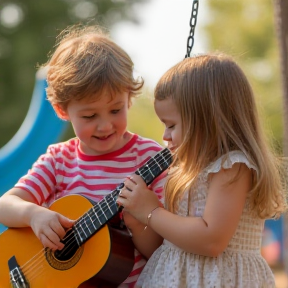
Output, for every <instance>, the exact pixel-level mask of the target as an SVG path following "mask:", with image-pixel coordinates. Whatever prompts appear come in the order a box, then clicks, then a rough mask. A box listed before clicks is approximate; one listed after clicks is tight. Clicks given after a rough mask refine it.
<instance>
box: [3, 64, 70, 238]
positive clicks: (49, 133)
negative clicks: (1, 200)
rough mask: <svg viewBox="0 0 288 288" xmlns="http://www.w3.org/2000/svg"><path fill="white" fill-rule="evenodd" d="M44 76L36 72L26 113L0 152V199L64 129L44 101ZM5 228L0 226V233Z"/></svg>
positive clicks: (62, 124)
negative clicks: (15, 131)
mask: <svg viewBox="0 0 288 288" xmlns="http://www.w3.org/2000/svg"><path fill="white" fill-rule="evenodd" d="M46 87H47V83H46V73H45V70H44V69H40V70H38V71H37V73H36V81H35V86H34V91H33V95H32V100H31V103H30V107H29V110H28V113H27V115H26V117H25V119H24V121H23V123H22V125H21V127H20V128H19V130H18V131H17V133H16V134H15V135H14V137H13V138H12V139H11V140H10V141H9V142H8V143H7V144H6V145H5V146H4V147H2V148H1V149H0V171H1V174H0V182H1V185H0V196H1V195H2V194H3V193H4V192H6V191H7V190H9V189H10V188H12V187H13V185H14V184H15V183H16V182H17V181H18V179H19V178H20V177H21V176H22V175H24V174H26V173H27V171H28V169H29V168H30V167H31V166H32V164H33V163H34V162H35V161H36V160H37V159H38V157H39V156H40V155H41V154H43V153H45V152H46V149H47V147H48V145H50V144H52V143H54V142H57V141H58V140H59V139H60V136H61V135H62V134H63V132H64V131H65V129H66V127H67V123H66V122H64V121H62V120H60V119H59V118H58V117H57V116H56V114H55V112H54V110H53V108H52V107H51V104H50V103H49V102H48V101H47V100H46V91H45V88H46ZM4 229H5V226H3V225H1V224H0V233H1V232H2V231H3V230H4Z"/></svg>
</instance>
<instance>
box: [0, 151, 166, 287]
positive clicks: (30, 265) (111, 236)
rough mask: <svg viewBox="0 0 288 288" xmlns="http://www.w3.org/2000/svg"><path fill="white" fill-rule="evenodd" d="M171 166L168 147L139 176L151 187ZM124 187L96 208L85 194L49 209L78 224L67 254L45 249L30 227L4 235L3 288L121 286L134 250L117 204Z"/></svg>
mask: <svg viewBox="0 0 288 288" xmlns="http://www.w3.org/2000/svg"><path fill="white" fill-rule="evenodd" d="M171 162H172V155H171V153H170V151H169V149H168V148H165V149H163V150H161V151H160V152H158V153H157V154H156V155H155V156H154V157H151V158H150V159H149V160H148V161H147V162H146V163H145V164H144V165H143V166H142V167H140V168H139V169H138V170H137V171H136V172H135V173H136V174H138V175H140V176H141V177H142V178H143V180H144V181H145V183H146V184H147V185H149V184H151V183H152V181H153V180H154V179H155V178H156V177H158V176H159V175H160V174H161V173H162V172H163V171H165V170H166V169H167V168H168V167H169V165H170V164H171ZM123 186H124V184H123V183H121V184H120V185H118V186H117V188H116V189H115V190H114V191H112V192H111V193H109V194H108V195H107V196H105V197H104V198H103V199H102V200H101V201H99V202H98V203H96V204H95V205H93V204H91V202H90V201H89V200H88V199H86V198H85V197H82V196H80V195H70V196H65V197H62V198H60V199H59V200H57V201H55V202H54V203H53V204H52V205H51V207H50V208H49V209H51V210H53V211H56V212H59V213H60V214H63V215H64V216H66V217H69V218H71V219H77V221H76V222H75V224H74V225H73V227H72V228H71V229H70V230H68V231H67V233H66V235H65V237H64V238H63V240H62V242H63V244H64V248H63V249H62V250H56V251H54V252H53V251H52V250H50V249H47V248H43V246H42V244H41V242H40V241H39V239H38V238H37V237H36V236H35V234H34V232H33V231H32V229H31V228H9V229H7V230H6V231H4V232H3V233H2V234H1V235H0V287H1V288H9V287H17V288H45V287H47V288H48V287H51V288H58V287H59V288H73V287H79V288H82V287H117V286H118V285H119V284H120V283H122V282H123V281H124V280H125V279H126V278H127V277H128V276H129V274H130V272H131V271H132V268H133V265H134V246H133V243H132V240H131V237H130V236H129V235H128V233H127V229H126V227H125V226H124V227H123V225H122V226H121V225H119V223H121V221H120V217H119V212H120V211H121V209H122V207H119V205H118V204H117V203H116V200H117V198H118V195H119V192H120V190H121V189H122V188H123Z"/></svg>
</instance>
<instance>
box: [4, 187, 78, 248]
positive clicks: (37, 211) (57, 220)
mask: <svg viewBox="0 0 288 288" xmlns="http://www.w3.org/2000/svg"><path fill="white" fill-rule="evenodd" d="M0 222H1V223H2V224H4V225H6V226H8V227H27V226H30V227H31V228H32V230H33V231H34V233H35V235H36V236H37V237H38V238H39V240H40V241H41V242H42V244H43V246H44V247H49V248H51V249H53V250H56V249H59V250H61V249H62V248H63V247H64V245H63V243H61V242H60V240H61V239H62V238H63V237H64V236H65V234H66V232H65V230H66V228H70V227H72V226H73V223H74V221H72V220H70V219H68V218H66V217H64V216H63V215H61V214H59V213H57V212H54V211H51V210H49V209H47V208H44V207H42V206H39V205H38V204H36V202H35V200H34V198H33V197H32V195H31V194H30V193H28V192H27V191H25V190H24V189H20V188H12V189H11V190H9V191H8V192H6V193H5V194H4V195H3V196H2V197H0Z"/></svg>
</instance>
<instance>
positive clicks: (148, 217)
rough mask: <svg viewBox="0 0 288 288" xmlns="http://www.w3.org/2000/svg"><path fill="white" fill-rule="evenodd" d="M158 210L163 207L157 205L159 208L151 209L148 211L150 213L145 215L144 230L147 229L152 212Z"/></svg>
mask: <svg viewBox="0 0 288 288" xmlns="http://www.w3.org/2000/svg"><path fill="white" fill-rule="evenodd" d="M158 208H163V205H159V206H157V207H155V208H153V209H152V210H151V211H150V213H149V214H148V215H147V217H146V225H145V227H144V230H146V229H147V228H148V227H149V221H150V219H151V218H152V215H153V212H154V211H155V210H156V209H158Z"/></svg>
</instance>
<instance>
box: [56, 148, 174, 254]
mask: <svg viewBox="0 0 288 288" xmlns="http://www.w3.org/2000/svg"><path fill="white" fill-rule="evenodd" d="M165 152H167V153H166V154H168V157H169V159H168V158H167V155H164V156H166V159H165V158H164V156H163V155H162V157H161V158H162V159H161V160H160V161H162V163H160V161H158V162H156V160H155V159H154V158H151V159H150V160H152V161H153V160H155V162H156V164H155V163H153V165H154V166H152V167H151V168H150V169H154V168H155V167H156V166H157V165H158V166H159V167H160V165H163V163H164V162H167V161H170V159H171V157H172V155H171V154H170V151H169V150H168V149H167V151H164V152H163V153H165ZM160 155H161V154H160ZM156 156H157V155H156ZM156 156H155V158H156ZM168 166H169V164H168ZM144 167H145V166H144ZM160 168H161V167H160ZM140 169H141V168H140ZM140 169H138V170H140ZM161 169H162V168H161ZM162 170H163V169H162ZM147 172H149V171H144V173H146V175H144V174H143V177H144V178H146V176H147V175H148V174H151V172H150V173H147ZM120 185H121V184H120ZM119 191H120V190H119ZM119 191H118V187H117V188H116V189H115V190H114V191H113V192H112V193H110V194H108V195H106V196H105V197H104V198H103V199H102V200H101V201H100V202H98V203H97V204H96V205H94V206H93V207H92V208H91V209H89V211H88V212H86V213H85V214H84V217H83V215H82V216H81V218H80V221H76V223H75V225H74V226H76V227H75V229H76V232H78V234H80V235H81V231H79V230H77V227H79V228H80V229H82V231H83V232H84V235H85V237H84V238H86V236H87V235H86V233H85V230H86V232H88V231H87V229H85V227H83V226H86V227H87V228H88V230H89V232H90V233H88V234H91V230H90V228H92V230H95V229H96V231H97V230H98V229H99V228H100V227H101V226H102V225H104V224H106V223H101V221H100V219H99V218H101V217H102V216H104V217H105V218H106V220H108V219H107V217H106V215H107V213H106V212H107V211H108V210H110V212H112V211H111V209H110V208H112V205H111V203H112V204H114V205H115V206H116V205H117V203H116V199H115V197H113V193H114V192H115V193H117V192H118V193H119ZM115 193H114V194H115ZM115 196H118V195H115ZM108 197H109V198H110V199H111V200H108V202H107V201H106V200H107V199H109V198H108ZM105 202H106V203H105ZM101 204H105V206H102V205H101ZM103 208H104V210H103ZM112 209H113V208H112ZM117 209H118V208H117ZM101 210H102V211H101ZM91 211H93V214H92V217H90V214H91V213H90V212H91ZM98 212H102V214H98ZM103 212H104V213H103ZM116 213H117V211H116V212H115V215H116ZM111 214H113V213H111ZM115 215H113V216H115ZM93 216H95V217H94V219H93ZM97 216H99V217H97ZM97 219H98V222H99V224H100V226H99V227H95V225H93V223H94V222H95V221H96V220H97ZM87 222H91V224H89V226H88V225H87ZM73 233H74V231H73ZM73 233H70V234H69V235H67V238H65V237H64V239H63V240H67V239H68V238H70V239H68V241H67V243H66V244H69V241H70V240H72V241H73V242H74V239H75V236H74V235H73ZM82 235H83V234H82ZM80 238H81V236H80ZM72 244H74V243H72ZM67 248H69V245H68V246H67ZM72 249H73V248H72ZM61 251H62V253H64V252H66V251H65V250H64V251H63V250H61ZM69 252H70V251H68V253H69ZM59 256H62V254H61V253H60V255H59Z"/></svg>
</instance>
